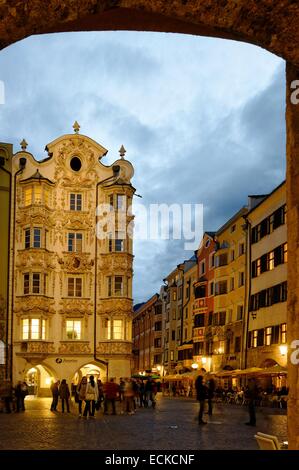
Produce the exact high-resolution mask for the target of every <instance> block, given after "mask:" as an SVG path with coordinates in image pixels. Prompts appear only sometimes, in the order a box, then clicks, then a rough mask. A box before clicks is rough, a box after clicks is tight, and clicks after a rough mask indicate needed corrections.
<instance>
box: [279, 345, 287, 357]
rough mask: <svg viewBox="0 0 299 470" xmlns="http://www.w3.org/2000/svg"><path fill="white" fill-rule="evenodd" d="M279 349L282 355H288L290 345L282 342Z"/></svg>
mask: <svg viewBox="0 0 299 470" xmlns="http://www.w3.org/2000/svg"><path fill="white" fill-rule="evenodd" d="M279 351H280V354H281V355H282V356H286V354H287V352H288V347H287V345H286V344H281V345H280V346H279Z"/></svg>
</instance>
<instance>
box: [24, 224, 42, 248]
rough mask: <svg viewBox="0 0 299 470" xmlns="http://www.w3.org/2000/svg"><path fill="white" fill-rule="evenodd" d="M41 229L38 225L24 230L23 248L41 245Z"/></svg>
mask: <svg viewBox="0 0 299 470" xmlns="http://www.w3.org/2000/svg"><path fill="white" fill-rule="evenodd" d="M41 239H42V229H41V228H39V227H34V228H29V227H28V228H26V229H25V230H24V240H25V249H29V248H41V247H42V241H41Z"/></svg>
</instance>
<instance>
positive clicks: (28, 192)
mask: <svg viewBox="0 0 299 470" xmlns="http://www.w3.org/2000/svg"><path fill="white" fill-rule="evenodd" d="M24 204H25V206H30V204H32V188H26V189H24Z"/></svg>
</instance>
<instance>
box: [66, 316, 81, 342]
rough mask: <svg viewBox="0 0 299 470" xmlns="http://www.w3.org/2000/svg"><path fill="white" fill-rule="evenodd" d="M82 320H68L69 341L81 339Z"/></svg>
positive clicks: (67, 332)
mask: <svg viewBox="0 0 299 470" xmlns="http://www.w3.org/2000/svg"><path fill="white" fill-rule="evenodd" d="M81 326H82V322H81V320H67V321H66V337H67V339H69V340H80V339H81V329H82V328H81Z"/></svg>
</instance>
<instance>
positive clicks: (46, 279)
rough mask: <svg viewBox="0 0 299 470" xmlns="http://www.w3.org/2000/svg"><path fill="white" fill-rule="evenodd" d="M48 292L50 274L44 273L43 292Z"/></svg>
mask: <svg viewBox="0 0 299 470" xmlns="http://www.w3.org/2000/svg"><path fill="white" fill-rule="evenodd" d="M47 292H48V274H44V286H43V293H44V295H47Z"/></svg>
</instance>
